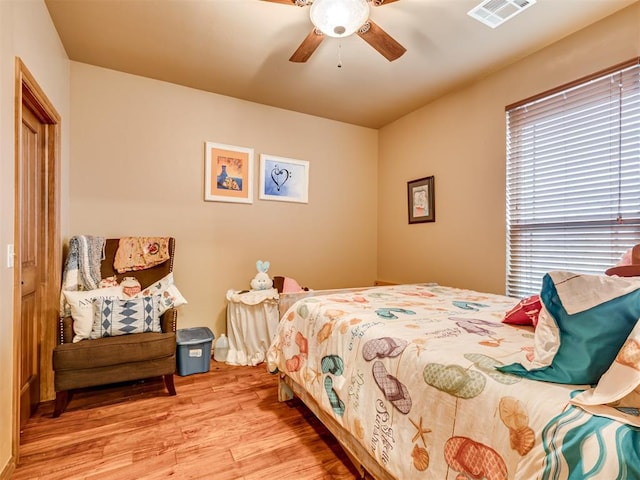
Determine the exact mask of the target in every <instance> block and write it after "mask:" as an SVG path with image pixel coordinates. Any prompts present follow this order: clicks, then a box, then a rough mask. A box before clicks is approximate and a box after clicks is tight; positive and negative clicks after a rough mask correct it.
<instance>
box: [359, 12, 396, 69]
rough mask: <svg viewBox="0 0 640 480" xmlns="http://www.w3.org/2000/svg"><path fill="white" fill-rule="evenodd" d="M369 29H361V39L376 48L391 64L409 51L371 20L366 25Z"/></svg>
mask: <svg viewBox="0 0 640 480" xmlns="http://www.w3.org/2000/svg"><path fill="white" fill-rule="evenodd" d="M367 25H368V26H369V28H368V29H366V30H365V29H364V28H360V30H359V31H358V32H357V33H358V35H359V36H360V38H362V39H363V40H364V41H365V42H367V43H368V44H369V45H371V46H372V47H373V48H375V49H376V50H377V51H378V52H380V54H382V56H384V57H385V58H386V59H387V60H389V61H390V62H393V61H394V60H397V59H398V58H400V57H401V56H402V55H403V54H404V52H406V51H407V49H406V48H404V47H403V46H402V45H400V44H399V43H398V42H397V41H396V40H395V39H394V38H393V37H392V36H391V35H389V34H388V33H387V32H385V31H384V30H383V29H381V28H380V27H379V26H378V25H376V24H375V23H373V22H372V21H371V20H369V21H368V22H367V23H365V26H367ZM363 30H365V31H364V32H363Z"/></svg>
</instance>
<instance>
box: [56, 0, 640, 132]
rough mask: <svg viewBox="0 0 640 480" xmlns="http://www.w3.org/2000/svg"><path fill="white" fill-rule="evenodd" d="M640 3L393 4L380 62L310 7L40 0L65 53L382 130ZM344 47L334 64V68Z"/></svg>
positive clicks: (196, 0)
mask: <svg viewBox="0 0 640 480" xmlns="http://www.w3.org/2000/svg"><path fill="white" fill-rule="evenodd" d="M636 1H638V0H537V3H536V4H534V5H533V6H531V7H530V8H528V9H527V10H525V11H524V12H523V13H521V14H520V15H517V16H515V17H514V18H513V19H511V20H509V21H508V22H506V23H505V24H503V25H501V26H499V27H497V28H496V29H491V28H489V27H487V26H486V25H483V24H482V23H480V22H478V21H477V20H474V19H472V18H471V17H469V16H468V15H467V12H468V11H469V10H470V9H471V8H473V7H474V6H476V5H477V4H478V3H479V0H399V1H397V2H394V3H391V4H388V5H383V6H381V7H372V8H371V12H372V13H371V19H372V20H373V21H374V22H375V23H377V24H378V25H379V26H380V27H381V28H383V29H384V30H385V31H386V32H387V33H388V34H390V35H391V36H393V37H394V38H395V39H396V40H397V41H398V42H400V43H401V44H402V45H403V46H404V47H406V49H407V52H406V53H405V54H404V55H403V56H402V57H400V58H399V59H398V60H396V61H394V62H389V61H387V60H386V59H385V58H384V57H382V56H381V55H380V54H379V53H378V52H376V51H375V50H374V49H373V48H372V47H371V46H369V45H368V44H367V43H366V42H364V40H362V39H361V38H359V37H358V36H355V35H354V36H351V37H348V38H345V39H342V40H338V39H334V38H329V37H327V38H325V40H324V41H323V42H322V44H321V45H320V46H319V47H318V49H317V50H316V52H315V53H314V54H313V56H312V57H311V58H310V59H309V61H308V62H307V63H292V62H289V61H288V59H289V57H290V56H291V54H292V53H293V52H294V51H295V49H296V48H297V47H298V45H299V44H300V43H301V42H302V40H303V39H304V38H305V36H306V35H307V34H308V33H309V32H310V30H311V28H312V25H311V22H310V20H309V7H295V6H293V5H291V6H289V5H284V4H278V3H271V2H267V1H263V0H45V2H46V5H47V7H48V9H49V12H50V14H51V18H52V19H53V22H54V24H55V26H56V29H57V30H58V33H59V35H60V38H61V39H62V43H63V44H64V47H65V49H66V51H67V54H68V55H69V58H70V59H71V60H75V61H79V62H84V63H88V64H92V65H97V66H102V67H106V68H110V69H114V70H119V71H123V72H128V73H132V74H136V75H142V76H145V77H150V78H155V79H159V80H164V81H167V82H172V83H176V84H180V85H185V86H189V87H193V88H197V89H200V90H205V91H209V92H214V93H219V94H223V95H228V96H231V97H236V98H241V99H246V100H250V101H252V102H258V103H262V104H266V105H272V106H276V107H281V108H285V109H288V110H294V111H298V112H303V113H308V114H311V115H317V116H320V117H325V118H330V119H334V120H340V121H344V122H348V123H353V124H356V125H362V126H367V127H373V128H379V127H381V126H384V125H386V124H387V123H389V122H391V121H393V120H395V119H397V118H399V117H401V116H403V115H405V114H406V113H408V112H411V111H413V110H415V109H417V108H419V107H421V106H422V105H424V104H426V103H427V102H429V101H430V100H432V99H434V98H436V97H438V96H439V95H442V94H443V93H445V92H447V91H448V90H451V89H453V88H456V87H458V86H460V85H461V84H464V83H467V82H470V81H473V80H474V79H476V78H478V77H482V76H484V75H486V74H487V73H489V72H491V71H495V70H497V69H499V68H501V67H503V66H505V65H507V64H509V63H511V62H513V61H515V60H517V59H519V58H522V57H524V56H526V55H528V54H530V53H532V52H534V51H536V50H538V49H540V48H542V47H544V46H545V45H548V44H550V43H553V42H555V41H557V40H559V39H560V38H562V37H565V36H567V35H569V34H570V33H573V32H575V31H577V30H579V29H581V28H583V27H585V26H587V25H588V24H590V23H593V22H594V21H596V20H598V19H600V18H603V17H605V16H607V15H610V14H612V13H613V12H615V11H617V10H619V9H621V8H623V7H625V6H627V5H630V4H632V3H635V2H636ZM339 50H340V54H341V58H342V68H338V67H337V64H338V53H339Z"/></svg>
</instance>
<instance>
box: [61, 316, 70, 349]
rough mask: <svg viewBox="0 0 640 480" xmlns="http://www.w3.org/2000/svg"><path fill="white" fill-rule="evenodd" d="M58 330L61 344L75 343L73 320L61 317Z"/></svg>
mask: <svg viewBox="0 0 640 480" xmlns="http://www.w3.org/2000/svg"><path fill="white" fill-rule="evenodd" d="M58 330H59V331H58V343H59V344H62V343H71V342H73V318H71V317H60V321H59V324H58Z"/></svg>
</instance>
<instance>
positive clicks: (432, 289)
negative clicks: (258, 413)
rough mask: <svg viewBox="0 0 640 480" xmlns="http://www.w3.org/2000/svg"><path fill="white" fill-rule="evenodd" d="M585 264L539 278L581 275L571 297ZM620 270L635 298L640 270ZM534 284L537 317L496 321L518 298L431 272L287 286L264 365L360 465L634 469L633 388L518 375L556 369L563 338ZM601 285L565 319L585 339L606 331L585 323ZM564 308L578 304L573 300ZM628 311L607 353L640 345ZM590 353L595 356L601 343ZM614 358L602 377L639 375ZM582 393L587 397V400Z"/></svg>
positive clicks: (630, 475)
mask: <svg viewBox="0 0 640 480" xmlns="http://www.w3.org/2000/svg"><path fill="white" fill-rule="evenodd" d="M586 277H590V276H580V275H578V276H575V275H574V277H571V278H569V277H567V275H565V276H562V275H560V276H557V275H556V277H553V278H552V277H549V279H548V280H547V282H548V283H549V284H550V285H551V288H552V289H553V291H554V292H555V294H556V296H558V295H560V294H562V295H561V297H562V298H563V299H564V300H565V301H566V298H567V295H569V294H572V293H570V292H569V290H567V289H566V288H565V287H564V286H565V285H566V284H570V285H571V282H572V281H574V280H575V279H576V278H578V280H581V281H582V283H581V282H580V281H578V282H577V283H576V282H575V281H574V282H573V283H574V284H575V287H576V288H575V289H574V290H575V291H577V292H578V296H580V295H581V296H582V297H584V296H585V294H586V296H587V297H589V295H588V294H589V292H590V290H588V289H585V285H584V283H585V278H586ZM593 277H597V276H593ZM545 278H546V277H545ZM568 278H569V280H567V279H568ZM587 280H590V278H587ZM616 281H617V280H616ZM597 282H600V283H597ZM626 282H627V283H626V284H625V289H624V293H620V292H618V291H617V290H616V293H615V294H616V295H617V297H614V298H621V299H624V300H625V301H626V300H628V301H629V303H630V304H634V305H635V304H638V305H640V280H637V279H634V280H626ZM587 283H588V282H587ZM596 283H597V284H596V285H595V287H594V288H595V290H594V291H598V292H600V291H601V290H602V288H601V287H602V285H601V279H600V278H596ZM604 290H605V291H608V290H607V289H604ZM568 292H569V293H568ZM541 296H542V299H543V306H544V307H545V308H543V309H542V310H543V312H540V314H541V320H540V323H538V326H537V327H536V328H535V329H534V327H533V326H514V325H509V324H505V323H503V319H504V317H505V312H507V311H509V310H513V309H514V308H517V305H516V304H517V303H518V299H513V298H509V297H505V296H500V295H494V294H487V293H480V292H474V291H471V290H464V289H457V288H451V287H445V286H440V285H435V284H418V285H389V286H378V287H372V288H360V289H353V290H349V289H347V290H335V291H324V292H323V291H310V292H304V293H302V294H300V295H283V296H281V302H280V307H281V313H282V318H281V321H280V324H279V327H278V333H277V336H276V337H275V339H274V341H273V343H272V344H271V347H270V349H269V351H268V354H267V368H268V369H269V370H270V371H271V372H272V373H277V375H278V379H279V397H280V399H281V400H283V401H285V400H289V399H291V398H293V397H294V396H296V397H298V398H300V399H301V400H302V401H303V402H304V403H305V404H306V405H307V406H308V407H309V409H310V410H311V411H312V412H313V413H314V414H315V415H316V416H317V417H318V418H319V419H320V420H321V421H322V422H323V423H324V424H325V425H326V426H327V428H328V429H329V430H330V431H331V432H332V433H333V435H334V436H335V437H336V438H337V439H338V440H339V441H340V443H341V444H342V446H343V447H344V449H345V451H346V452H347V453H348V455H349V457H350V458H351V459H352V460H353V461H354V463H355V464H356V465H357V466H358V468H359V469H360V472H361V473H362V475H363V476H364V475H365V472H367V473H368V474H369V475H371V476H373V477H374V478H377V479H392V478H396V479H402V480H409V479H438V480H446V479H450V480H472V479H473V480H475V479H487V480H502V479H519V480H520V479H521V480H525V479H526V480H530V479H567V478H570V479H580V480H583V479H588V478H593V479H607V480H612V479H625V478H626V479H639V478H640V422H638V419H639V418H640V416H639V412H638V408H634V407H638V406H640V405H637V404H636V403H635V402H637V401H638V397H640V395H638V396H634V395H636V393H638V392H640V389H637V390H638V392H636V390H634V389H633V388H632V389H631V390H632V391H631V390H630V392H631V393H629V391H627V390H629V388H627V387H628V385H627V387H625V392H626V393H625V394H624V395H622V396H621V393H620V391H619V389H618V390H617V391H616V393H615V395H618V397H619V398H618V400H619V399H621V398H622V397H625V398H626V399H627V404H624V408H614V407H612V406H611V405H614V404H613V403H611V402H608V403H607V404H605V403H603V402H604V401H603V398H604V399H605V400H607V399H608V400H611V398H612V397H611V394H610V392H605V391H597V390H598V388H600V386H599V385H595V384H596V383H597V382H594V383H593V384H591V383H588V384H566V383H558V382H555V381H553V378H551V380H550V379H548V378H547V379H545V380H544V381H543V380H540V379H534V378H528V377H527V376H528V375H529V376H531V375H534V374H537V373H539V372H541V371H542V372H543V373H544V371H548V372H551V376H552V377H553V375H555V374H557V372H558V371H559V370H561V368H560V367H561V365H559V363H558V362H559V360H558V359H559V358H560V357H561V356H562V355H561V354H565V355H566V349H567V348H569V347H570V346H571V343H570V342H569V340H568V337H567V336H566V335H567V334H566V333H565V332H564V330H563V327H562V323H561V322H559V323H558V325H559V329H556V330H555V331H554V330H553V328H549V326H548V325H547V326H545V325H544V323H545V322H544V321H543V320H542V314H545V315H547V316H549V311H551V307H549V308H546V301H550V300H549V299H548V298H545V297H544V296H543V295H541ZM597 297H598V298H597V299H596V300H595V301H594V300H593V299H591V300H586V303H587V304H588V305H587V307H588V308H587V307H585V308H586V310H584V309H583V311H585V312H586V313H576V314H573V315H574V316H573V317H571V321H572V322H573V323H576V324H577V323H578V322H577V321H576V320H575V318H578V320H580V324H581V325H583V326H584V329H585V331H586V333H584V335H591V336H592V337H590V338H586V337H585V338H581V339H580V341H581V343H584V344H586V347H585V348H587V349H588V348H591V347H590V345H593V344H595V343H598V342H597V341H596V342H594V336H595V338H596V339H597V338H598V335H600V336H602V333H601V332H598V331H595V330H594V329H593V328H591V324H589V323H588V322H589V321H592V320H591V317H594V316H595V317H598V319H599V320H598V319H596V320H595V321H596V322H600V323H603V322H602V320H601V317H602V316H603V314H602V312H601V311H600V310H598V309H600V308H603V307H602V305H604V306H605V307H606V306H607V305H608V304H611V298H608V299H607V298H605V297H606V295H605V294H598V296H597ZM627 297H630V298H627ZM615 301H617V300H615ZM594 302H595V305H594ZM598 302H600V303H598ZM566 303H567V305H568V304H569V303H570V302H566ZM574 303H575V302H574ZM583 304H584V302H583ZM561 306H562V305H561ZM566 308H567V309H568V310H569V311H573V310H572V309H574V310H575V308H574V306H573V305H572V306H567V307H566ZM579 308H582V307H579ZM619 308H621V307H619ZM625 308H626V303H625ZM638 308H640V307H638ZM635 309H636V307H635V306H634V307H632V308H631V310H630V311H627V310H629V309H626V310H625V313H624V314H625V315H627V316H630V317H633V316H634V315H635V320H637V318H638V317H640V311H637V312H636V311H635ZM563 312H564V314H565V316H566V315H569V314H568V313H567V312H566V311H564V309H563ZM609 314H610V312H604V315H609ZM575 315H578V317H576V316H575ZM580 315H583V316H586V315H589V318H588V319H584V318H582V317H580ZM551 317H552V319H553V315H551ZM545 318H546V317H545ZM635 320H628V321H627V323H626V324H625V327H624V329H622V331H621V332H617V331H616V332H615V335H617V336H619V337H623V336H624V338H622V340H621V341H618V340H616V342H613V344H614V345H613V346H612V347H611V348H613V349H617V350H616V352H614V353H613V356H614V357H615V355H616V354H618V351H622V349H623V345H625V348H626V345H627V344H628V343H629V339H631V338H632V337H633V336H634V335H635V336H636V337H637V341H638V346H640V327H636V326H635V324H634V322H635ZM563 321H564V320H563ZM612 321H613V322H616V323H620V322H618V321H617V320H616V319H615V318H614V319H613V320H612ZM573 323H572V324H573ZM603 328H609V326H607V325H604V327H603ZM596 330H597V329H596ZM559 331H560V333H559ZM554 335H555V337H554ZM580 335H582V333H581V334H580ZM607 335H609V334H608V333H607ZM611 336H613V334H612V335H611ZM550 339H551V340H550ZM554 339H555V341H556V342H558V343H559V344H560V346H559V347H558V345H556V352H555V356H554V355H551V363H550V364H548V365H547V366H545V367H540V361H541V360H544V359H543V358H542V357H543V356H544V355H545V354H547V357H549V352H545V351H543V350H544V349H545V348H549V344H550V343H553V342H552V340H554ZM567 345H568V346H567ZM563 349H564V350H563ZM638 351H640V350H638ZM563 352H564V353H563ZM583 353H584V352H583ZM587 353H588V352H587ZM635 353H637V352H635V351H633V352H631V355H632V357H633V355H634V354H635ZM594 355H595V356H598V357H599V358H600V359H602V358H603V355H602V354H601V352H598V353H597V354H594ZM569 356H570V357H572V358H571V359H570V360H569V362H571V361H574V360H578V359H579V360H580V361H581V362H582V361H583V360H582V358H581V357H580V354H576V355H573V354H572V355H569ZM573 357H575V358H573ZM554 358H555V359H554ZM560 359H561V358H560ZM548 360H549V358H547V361H548ZM561 360H562V359H561ZM632 360H633V361H637V363H635V367H634V364H633V362H632V363H631V366H632V367H634V368H635V371H639V372H640V356H636V357H633V358H632ZM536 362H538V363H536ZM553 362H556V363H557V364H554V363H553ZM604 362H605V363H606V362H607V360H604ZM587 363H590V362H587ZM601 363H602V362H601ZM612 363H615V362H613V360H611V361H610V362H609V363H608V364H607V365H606V368H605V370H607V372H606V374H605V375H603V374H602V372H601V371H600V372H598V374H599V375H602V378H603V379H604V378H605V377H606V376H607V375H608V376H609V377H607V378H609V382H608V383H609V387H611V385H613V386H614V388H613V389H614V390H616V388H617V387H616V385H618V384H619V383H620V380H619V379H620V378H625V380H624V381H623V383H629V382H631V383H633V382H637V383H636V384H635V387H637V385H638V384H639V383H640V376H638V375H636V376H635V377H634V376H630V377H615V378H610V377H611V374H610V372H609V370H611V369H610V368H609V365H610V364H612ZM532 365H533V366H534V367H537V368H532ZM525 367H526V368H525ZM527 368H528V369H530V370H527ZM585 368H586V367H585ZM588 368H591V365H589V367H588ZM588 368H587V369H588ZM599 368H600V369H601V370H602V368H603V367H602V366H601V365H600V366H599ZM634 368H631V370H634ZM519 369H520V370H522V371H519ZM501 370H504V371H501ZM523 371H524V373H523ZM514 372H515V373H514ZM625 372H626V371H625ZM625 372H623V373H625ZM614 373H615V372H614ZM617 373H618V374H619V372H617ZM629 379H631V380H629ZM602 383H603V384H604V383H605V382H604V381H603V382H602ZM594 389H595V390H596V391H595V392H594ZM607 394H609V397H607ZM589 395H590V397H589ZM603 395H604V397H603ZM582 397H588V398H586V400H585V399H582ZM605 397H606V398H605ZM581 399H582V400H581ZM594 399H595V400H594ZM629 399H630V400H629ZM580 401H583V403H585V402H586V403H589V402H591V404H593V406H592V408H591V410H590V409H589V407H585V405H584V404H583V405H579V402H580ZM629 402H630V403H629ZM598 408H599V409H601V410H603V411H604V412H605V413H604V414H602V412H598V411H597V409H598ZM594 409H595V410H594ZM590 412H591V413H590ZM594 413H598V415H594ZM609 413H612V414H611V415H608V414H609ZM634 422H636V424H634Z"/></svg>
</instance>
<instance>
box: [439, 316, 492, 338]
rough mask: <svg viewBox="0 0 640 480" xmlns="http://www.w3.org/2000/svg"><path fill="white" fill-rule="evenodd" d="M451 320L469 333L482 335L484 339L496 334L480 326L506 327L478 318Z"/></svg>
mask: <svg viewBox="0 0 640 480" xmlns="http://www.w3.org/2000/svg"><path fill="white" fill-rule="evenodd" d="M449 320H451V321H453V322H456V325H458V326H459V327H460V328H463V329H464V330H466V331H467V332H469V333H473V334H475V335H481V336H484V337H491V336H493V335H495V334H496V332H492V331H491V330H487V329H486V328H482V327H481V326H480V325H482V326H485V327H494V328H501V327H503V326H504V325H502V324H501V323H494V322H487V321H485V320H480V319H478V318H462V317H449Z"/></svg>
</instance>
